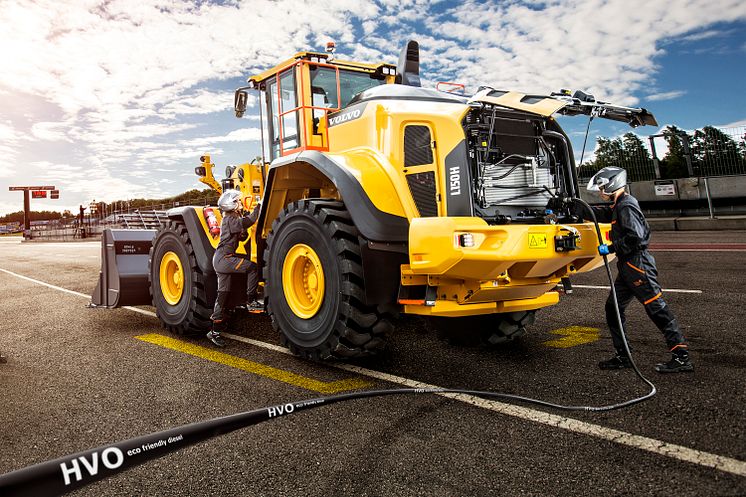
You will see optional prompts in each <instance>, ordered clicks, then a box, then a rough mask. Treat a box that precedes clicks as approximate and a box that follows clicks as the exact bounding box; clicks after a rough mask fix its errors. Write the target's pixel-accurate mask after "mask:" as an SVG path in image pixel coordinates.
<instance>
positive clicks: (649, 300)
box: [643, 292, 663, 305]
mask: <svg viewBox="0 0 746 497" xmlns="http://www.w3.org/2000/svg"><path fill="white" fill-rule="evenodd" d="M661 295H663V294H662V293H661V292H658V295H656V296H655V297H653V298H652V299H647V300H646V301H645V302H643V304H644V305H648V304H649V303H651V302H652V301H654V300H657V299H659V298H661Z"/></svg>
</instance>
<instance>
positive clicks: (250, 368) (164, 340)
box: [135, 333, 372, 394]
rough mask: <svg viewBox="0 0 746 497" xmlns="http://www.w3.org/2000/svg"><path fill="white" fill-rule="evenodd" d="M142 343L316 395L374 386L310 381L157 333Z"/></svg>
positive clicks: (356, 381) (357, 382)
mask: <svg viewBox="0 0 746 497" xmlns="http://www.w3.org/2000/svg"><path fill="white" fill-rule="evenodd" d="M135 338H137V339H138V340H142V341H143V342H148V343H152V344H155V345H160V346H161V347H166V348H167V349H172V350H176V351H178V352H183V353H185V354H189V355H193V356H195V357H199V358H202V359H207V360H208V361H212V362H217V363H219V364H224V365H226V366H230V367H232V368H236V369H240V370H242V371H246V372H248V373H253V374H256V375H259V376H264V377H265V378H271V379H273V380H277V381H281V382H283V383H287V384H289V385H293V386H296V387H301V388H305V389H306V390H313V391H314V392H319V393H324V394H333V393H339V392H345V391H347V390H356V389H358V388H366V387H369V386H370V385H371V384H372V383H371V382H369V381H366V380H363V379H362V378H350V379H348V380H338V381H330V382H325V381H319V380H314V379H312V378H306V377H305V376H301V375H297V374H295V373H291V372H290V371H284V370H282V369H277V368H273V367H272V366H267V365H265V364H260V363H258V362H253V361H249V360H248V359H243V358H241V357H236V356H232V355H229V354H225V353H223V352H218V351H216V350H213V349H208V348H207V347H201V346H199V345H194V344H192V343H189V342H184V341H181V340H177V339H175V338H171V337H167V336H164V335H159V334H157V333H149V334H147V335H140V336H136V337H135Z"/></svg>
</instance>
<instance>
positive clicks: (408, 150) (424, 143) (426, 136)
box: [404, 126, 433, 167]
mask: <svg viewBox="0 0 746 497" xmlns="http://www.w3.org/2000/svg"><path fill="white" fill-rule="evenodd" d="M431 141H432V140H431V139H430V128H428V127H427V126H407V127H406V128H404V167H411V166H422V165H425V164H432V163H433V149H432V146H431V145H430V142H431Z"/></svg>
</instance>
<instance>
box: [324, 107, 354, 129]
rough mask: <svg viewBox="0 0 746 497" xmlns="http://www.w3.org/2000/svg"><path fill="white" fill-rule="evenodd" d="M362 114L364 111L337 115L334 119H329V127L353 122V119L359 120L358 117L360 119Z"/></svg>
mask: <svg viewBox="0 0 746 497" xmlns="http://www.w3.org/2000/svg"><path fill="white" fill-rule="evenodd" d="M361 114H362V110H360V109H353V110H348V111H347V112H343V113H341V114H337V115H335V116H334V117H330V118H329V126H336V125H337V124H342V123H346V122H348V121H352V120H353V119H357V118H358V117H360V115H361Z"/></svg>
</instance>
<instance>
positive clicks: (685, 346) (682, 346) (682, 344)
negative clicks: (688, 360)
mask: <svg viewBox="0 0 746 497" xmlns="http://www.w3.org/2000/svg"><path fill="white" fill-rule="evenodd" d="M679 347H681V348H682V349H688V348H689V346H688V345H687V344H685V343H680V344H678V345H674V346H673V347H672V348H671V350H670V351H669V352H673V351H674V350H676V349H678V348H679Z"/></svg>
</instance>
